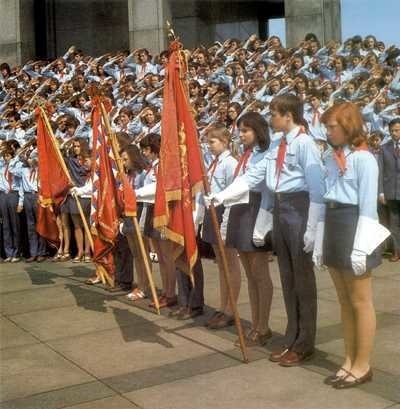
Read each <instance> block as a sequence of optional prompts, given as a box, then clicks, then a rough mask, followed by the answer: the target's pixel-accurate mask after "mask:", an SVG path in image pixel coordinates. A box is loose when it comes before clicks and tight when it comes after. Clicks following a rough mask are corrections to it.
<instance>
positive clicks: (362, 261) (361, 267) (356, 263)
mask: <svg viewBox="0 0 400 409" xmlns="http://www.w3.org/2000/svg"><path fill="white" fill-rule="evenodd" d="M350 259H351V267H352V268H353V271H354V274H355V275H356V276H360V275H362V274H364V273H365V272H366V271H367V254H366V253H364V252H363V251H360V250H353V251H352V253H351V256H350Z"/></svg>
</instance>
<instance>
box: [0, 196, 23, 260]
mask: <svg viewBox="0 0 400 409" xmlns="http://www.w3.org/2000/svg"><path fill="white" fill-rule="evenodd" d="M18 199H19V196H18V192H14V191H13V192H9V193H4V192H1V195H0V208H1V216H2V220H3V243H4V252H5V254H6V257H17V256H19V253H20V250H21V249H20V240H21V235H20V233H21V232H20V219H19V214H18V213H17V206H18Z"/></svg>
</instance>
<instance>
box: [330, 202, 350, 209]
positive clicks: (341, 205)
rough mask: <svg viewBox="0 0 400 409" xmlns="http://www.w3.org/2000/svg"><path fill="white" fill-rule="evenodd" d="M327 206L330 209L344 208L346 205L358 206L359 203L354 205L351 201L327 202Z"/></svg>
mask: <svg viewBox="0 0 400 409" xmlns="http://www.w3.org/2000/svg"><path fill="white" fill-rule="evenodd" d="M326 207H327V208H328V209H344V208H346V207H357V205H353V204H350V203H339V202H327V203H326Z"/></svg>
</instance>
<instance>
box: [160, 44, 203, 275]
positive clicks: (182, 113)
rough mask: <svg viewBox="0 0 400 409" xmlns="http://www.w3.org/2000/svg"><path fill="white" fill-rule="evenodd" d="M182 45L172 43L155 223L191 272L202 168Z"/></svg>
mask: <svg viewBox="0 0 400 409" xmlns="http://www.w3.org/2000/svg"><path fill="white" fill-rule="evenodd" d="M181 47H182V46H181V44H180V43H178V42H177V41H174V42H173V43H171V45H170V49H169V51H170V57H169V62H168V66H167V69H166V78H165V84H164V94H163V112H162V118H161V129H162V134H161V149H160V165H159V169H158V174H157V190H156V199H155V204H154V226H155V227H156V228H158V229H159V230H160V231H161V232H162V233H163V234H164V235H165V237H166V238H168V239H169V240H172V241H173V242H175V243H176V244H177V245H178V246H177V247H178V248H177V251H176V254H175V256H176V257H178V256H181V255H184V256H185V262H186V265H187V267H188V271H189V272H191V270H192V267H193V265H194V264H195V262H196V259H197V244H196V232H195V228H194V223H193V215H192V211H193V198H194V195H195V193H196V192H197V191H199V190H200V189H201V188H202V179H203V168H202V163H201V155H200V149H199V145H198V135H197V128H196V124H195V121H194V118H193V115H192V112H191V107H190V104H189V101H188V98H187V88H186V82H185V78H186V74H187V65H186V59H185V55H184V53H183V52H182V50H181Z"/></svg>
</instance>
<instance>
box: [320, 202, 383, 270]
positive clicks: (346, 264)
mask: <svg viewBox="0 0 400 409" xmlns="http://www.w3.org/2000/svg"><path fill="white" fill-rule="evenodd" d="M358 214H359V210H358V206H352V205H349V206H343V207H336V208H330V207H329V206H328V207H327V209H326V215H325V233H324V243H323V258H324V264H325V265H326V266H328V267H333V268H336V269H338V270H346V271H349V272H353V269H352V266H351V258H350V257H351V253H352V251H353V243H354V238H355V235H356V230H357V222H358ZM381 263H382V258H381V252H380V249H379V248H378V249H376V250H375V251H374V252H373V253H372V254H371V255H369V256H367V271H370V270H372V269H374V268H376V267H378V266H379V265H380V264H381ZM353 274H354V272H353Z"/></svg>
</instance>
